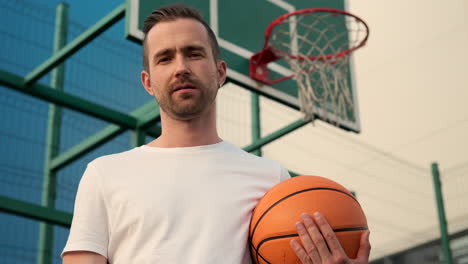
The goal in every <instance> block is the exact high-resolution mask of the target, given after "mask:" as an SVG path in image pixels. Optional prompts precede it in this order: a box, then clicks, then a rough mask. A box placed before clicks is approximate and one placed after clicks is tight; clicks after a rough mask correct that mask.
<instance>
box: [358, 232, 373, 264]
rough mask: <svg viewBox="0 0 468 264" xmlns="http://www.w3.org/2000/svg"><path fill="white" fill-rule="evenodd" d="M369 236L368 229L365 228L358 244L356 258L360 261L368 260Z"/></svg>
mask: <svg viewBox="0 0 468 264" xmlns="http://www.w3.org/2000/svg"><path fill="white" fill-rule="evenodd" d="M369 236H370V231H369V230H366V232H363V233H362V235H361V242H360V245H359V251H358V253H357V256H356V260H358V261H359V262H362V263H367V261H368V260H369V255H370V251H371V245H370V241H369Z"/></svg>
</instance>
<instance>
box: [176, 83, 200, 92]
mask: <svg viewBox="0 0 468 264" xmlns="http://www.w3.org/2000/svg"><path fill="white" fill-rule="evenodd" d="M194 89H196V88H195V86H193V85H192V84H182V85H177V86H176V87H175V89H174V90H173V92H177V91H180V90H194Z"/></svg>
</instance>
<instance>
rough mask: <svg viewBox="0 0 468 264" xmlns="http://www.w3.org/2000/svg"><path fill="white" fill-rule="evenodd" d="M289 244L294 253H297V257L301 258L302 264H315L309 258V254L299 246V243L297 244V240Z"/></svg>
mask: <svg viewBox="0 0 468 264" xmlns="http://www.w3.org/2000/svg"><path fill="white" fill-rule="evenodd" d="M289 244H290V245H291V248H292V250H293V251H294V253H296V256H297V257H298V258H299V260H300V261H301V262H302V264H313V262H312V260H311V259H310V258H309V255H307V252H306V251H305V250H304V248H303V247H302V246H301V245H300V244H299V242H297V241H296V240H295V239H291V241H290V242H289Z"/></svg>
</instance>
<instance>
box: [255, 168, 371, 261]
mask: <svg viewBox="0 0 468 264" xmlns="http://www.w3.org/2000/svg"><path fill="white" fill-rule="evenodd" d="M316 211H318V212H320V213H322V214H323V215H324V216H325V218H326V219H327V221H328V223H329V224H330V226H331V227H332V228H333V230H334V231H335V234H336V236H337V237H338V240H339V241H340V243H341V245H342V247H343V249H344V250H345V252H346V254H347V255H348V257H350V258H355V257H356V255H357V251H358V249H359V242H360V238H361V234H362V232H364V230H367V221H366V216H365V215H364V212H363V211H362V208H361V206H360V205H359V203H358V201H357V200H356V199H355V197H354V196H353V195H352V194H351V192H349V191H348V190H347V189H346V188H344V187H343V186H341V185H340V184H338V183H336V182H334V181H332V180H329V179H326V178H323V177H318V176H297V177H293V178H291V179H288V180H285V181H283V182H281V183H279V184H277V185H276V186H274V187H273V188H272V189H271V190H269V191H268V192H267V193H266V194H265V196H263V198H262V199H261V200H260V202H259V203H258V205H257V207H256V208H255V210H254V212H253V215H252V220H251V222H250V246H251V253H252V259H253V260H254V262H255V263H257V264H263V263H265V264H266V263H271V264H276V263H301V262H300V261H299V259H298V258H297V257H296V254H295V253H294V251H293V250H292V249H291V247H290V246H289V241H290V240H291V239H293V238H296V239H297V240H298V241H300V238H299V237H298V235H297V232H296V226H295V224H296V222H297V221H300V220H301V214H302V213H304V212H306V213H309V214H310V215H312V214H313V213H314V212H316Z"/></svg>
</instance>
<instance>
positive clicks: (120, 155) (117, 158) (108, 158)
mask: <svg viewBox="0 0 468 264" xmlns="http://www.w3.org/2000/svg"><path fill="white" fill-rule="evenodd" d="M139 153H140V151H139V148H133V149H130V150H126V151H122V152H117V153H112V154H108V155H103V156H100V157H98V158H96V159H94V160H93V161H91V162H90V163H89V164H91V165H94V166H102V165H118V164H121V163H122V162H126V163H128V162H129V161H131V160H133V159H137V158H138V155H139Z"/></svg>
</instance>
